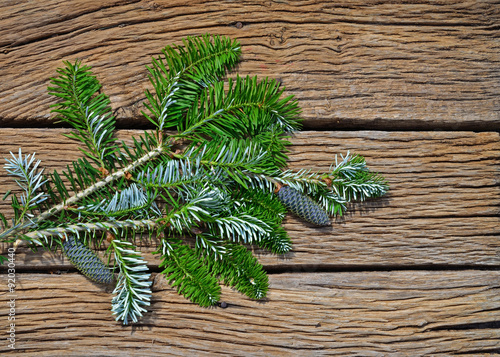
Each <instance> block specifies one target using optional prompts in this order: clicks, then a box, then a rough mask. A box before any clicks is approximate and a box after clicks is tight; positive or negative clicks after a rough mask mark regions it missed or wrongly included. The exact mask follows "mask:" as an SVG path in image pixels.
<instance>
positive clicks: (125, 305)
mask: <svg viewBox="0 0 500 357" xmlns="http://www.w3.org/2000/svg"><path fill="white" fill-rule="evenodd" d="M111 246H112V248H113V250H114V256H115V265H117V266H118V267H119V268H120V273H119V275H118V283H117V284H116V287H115V290H114V291H113V294H116V296H115V297H113V299H112V301H111V303H112V308H111V311H112V312H113V315H116V321H119V320H121V321H123V324H124V325H128V323H129V321H130V320H131V321H132V322H134V323H136V322H137V321H138V319H139V318H140V317H142V314H143V313H145V312H147V310H146V308H145V306H149V305H150V300H151V296H152V292H151V288H150V286H151V284H152V282H151V281H149V278H150V276H151V274H149V273H146V272H148V271H149V269H148V267H147V265H146V261H145V260H144V258H143V257H142V256H141V255H140V254H139V253H138V252H136V251H135V247H134V246H133V245H132V243H130V242H125V241H120V240H117V239H113V240H112V241H111Z"/></svg>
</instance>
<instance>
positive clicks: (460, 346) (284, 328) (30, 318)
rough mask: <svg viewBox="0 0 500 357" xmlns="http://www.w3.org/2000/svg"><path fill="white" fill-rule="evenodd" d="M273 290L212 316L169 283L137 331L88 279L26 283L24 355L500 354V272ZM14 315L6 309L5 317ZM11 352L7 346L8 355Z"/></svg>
mask: <svg viewBox="0 0 500 357" xmlns="http://www.w3.org/2000/svg"><path fill="white" fill-rule="evenodd" d="M270 281H271V289H270V292H269V296H268V299H267V300H266V301H264V302H255V301H250V300H248V299H246V298H244V297H242V296H241V295H240V294H238V293H236V292H234V291H231V290H230V289H223V299H224V301H227V302H228V304H229V305H228V307H227V308H226V309H222V308H211V309H205V308H200V307H198V306H195V305H193V304H190V303H188V302H187V301H186V300H184V299H183V298H182V297H180V296H178V295H177V293H176V292H175V291H173V290H172V289H171V288H170V287H169V286H168V283H166V281H165V280H164V278H163V276H162V275H157V276H156V279H155V284H154V287H153V288H154V293H153V302H152V306H151V310H152V312H151V313H150V314H149V315H148V316H147V317H146V318H145V319H144V320H143V322H142V323H141V324H140V325H139V326H137V327H134V328H130V327H120V326H118V325H114V324H113V323H112V322H111V321H112V317H111V316H110V312H109V308H110V294H109V292H107V291H105V289H104V288H102V287H100V286H98V285H95V284H92V283H91V282H89V281H88V280H87V279H85V278H84V277H83V276H81V275H77V274H64V275H45V274H22V276H21V277H20V278H19V282H18V287H17V295H18V296H19V298H18V300H16V309H17V314H18V315H17V317H16V326H18V329H17V331H16V334H17V336H18V342H17V351H18V353H19V355H29V356H31V355H36V356H59V355H61V356H124V355H126V356H157V355H163V354H169V355H172V354H174V355H185V356H204V355H231V356H270V355H275V356H277V355H279V356H297V355H300V356H322V355H325V356H326V355H328V356H331V355H357V356H388V355H398V356H401V355H404V356H424V355H427V356H437V355H451V354H455V353H463V354H467V353H471V354H472V353H475V352H476V353H477V352H478V351H482V352H487V351H490V352H491V351H495V350H496V351H498V350H499V349H500V328H499V327H500V326H499V322H498V316H499V312H498V311H499V307H500V272H498V271H471V270H465V271H434V272H424V271H397V272H351V273H345V272H344V273H318V274H307V273H302V274H297V273H295V274H278V275H272V276H271V277H270ZM42 296H43V299H42V298H41V297H42ZM5 312H6V304H4V303H2V304H1V305H0V313H1V315H2V316H5ZM495 321H496V322H495ZM466 325H469V326H471V327H469V328H464V326H466ZM6 352H8V349H7V348H6V346H5V344H4V343H3V344H0V353H6Z"/></svg>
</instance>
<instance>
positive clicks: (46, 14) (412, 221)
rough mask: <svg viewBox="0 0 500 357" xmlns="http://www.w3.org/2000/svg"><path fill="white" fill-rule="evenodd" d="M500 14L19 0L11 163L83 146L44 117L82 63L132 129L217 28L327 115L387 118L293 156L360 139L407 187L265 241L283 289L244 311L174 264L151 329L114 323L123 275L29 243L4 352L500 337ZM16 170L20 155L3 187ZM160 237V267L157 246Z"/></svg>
mask: <svg viewBox="0 0 500 357" xmlns="http://www.w3.org/2000/svg"><path fill="white" fill-rule="evenodd" d="M499 21H500V3H499V1H496V0H492V1H487V0H484V1H459V0H443V1H439V2H437V1H432V2H429V1H413V2H404V1H388V2H383V1H377V0H350V1H342V2H339V3H337V2H331V1H326V0H325V1H289V0H279V1H249V0H243V1H229V0H227V1H202V0H196V1H195V0H190V1H178V0H170V1H169V0H161V1H146V0H144V1H140V0H110V1H105V2H103V1H99V2H98V1H85V0H74V1H62V0H43V1H27V0H26V1H3V2H1V3H0V73H1V75H2V80H1V81H0V94H1V95H0V163H1V164H3V161H2V158H3V157H5V156H7V155H8V152H9V151H14V152H16V151H17V149H18V147H19V146H21V147H22V148H23V150H24V152H25V153H29V152H34V151H36V152H37V156H38V157H39V158H40V159H42V160H43V163H44V165H45V166H46V167H48V168H50V170H53V169H60V168H61V167H63V166H64V165H65V164H66V163H68V162H69V161H70V160H72V159H74V158H75V157H76V155H78V154H77V146H76V145H75V144H74V143H71V142H70V141H69V140H68V139H65V138H64V137H62V136H61V135H60V134H61V133H62V132H64V131H66V129H42V128H43V127H45V126H52V123H53V119H52V117H51V116H50V114H49V105H50V104H52V98H50V97H49V96H48V95H47V93H46V87H47V85H48V81H49V78H50V77H52V76H54V74H55V70H56V68H57V67H60V66H61V63H62V60H75V59H76V58H79V59H82V60H83V61H84V62H85V63H86V64H89V65H92V66H93V68H94V71H95V73H96V74H97V76H98V78H99V79H100V80H101V82H102V83H103V85H104V91H105V92H106V93H107V94H108V95H110V97H111V101H112V105H113V108H114V109H115V113H116V115H117V117H118V122H119V127H121V128H139V127H144V126H145V125H147V122H146V121H145V120H144V118H142V116H141V110H143V109H144V107H143V105H142V102H143V100H144V94H143V93H144V90H145V89H146V88H149V87H150V85H149V83H148V80H147V72H146V70H145V68H144V66H145V65H147V64H149V63H150V58H151V56H152V55H156V54H158V53H159V52H160V50H161V48H162V47H164V46H165V45H168V44H171V43H176V42H179V40H180V39H181V38H183V37H185V36H187V35H199V34H203V33H206V32H210V33H213V34H222V35H227V36H230V37H233V38H238V39H240V41H241V44H242V49H243V56H242V60H243V61H242V62H241V64H240V65H239V67H238V73H239V74H241V75H247V74H249V75H258V76H260V77H261V78H262V77H264V76H270V77H273V78H279V79H280V80H281V81H282V83H283V84H284V85H285V86H286V87H287V92H288V93H291V94H295V95H296V97H297V98H298V99H299V102H300V105H301V107H302V108H303V110H304V111H303V116H304V118H305V126H306V128H307V129H309V130H311V129H315V130H318V129H328V130H345V129H348V130H366V129H378V130H380V131H324V132H315V131H308V132H303V133H299V134H298V135H297V136H296V137H295V138H294V139H293V146H292V153H291V155H290V157H291V162H290V166H291V167H292V168H313V169H322V170H325V169H327V168H328V167H329V165H330V163H331V161H332V160H333V159H334V155H335V154H337V153H345V152H346V151H347V150H351V151H353V152H358V153H360V154H362V155H364V156H365V157H366V158H367V160H368V162H369V165H370V167H371V168H372V169H374V170H376V171H379V172H381V173H382V174H384V175H385V176H386V177H387V178H388V180H389V183H390V185H391V191H390V193H389V195H387V197H385V198H383V199H381V200H376V201H373V202H369V203H367V204H364V205H359V206H356V207H355V208H356V210H354V211H352V210H351V213H350V214H348V215H347V216H346V217H344V219H343V220H342V221H337V222H334V223H333V224H332V227H329V228H314V227H311V226H308V225H307V224H304V223H303V222H299V221H298V220H296V219H295V218H293V217H289V218H288V219H287V220H286V222H285V227H286V229H287V230H288V231H289V232H290V234H291V236H292V239H293V241H294V251H293V253H292V254H288V255H287V256H285V257H284V258H277V257H275V256H272V255H268V254H265V253H263V252H260V251H257V252H256V253H257V256H258V258H259V260H260V261H261V262H262V263H263V264H264V265H265V267H266V269H267V270H268V271H269V272H270V281H271V287H270V291H269V296H268V299H267V300H265V301H263V302H254V301H250V300H248V299H246V298H244V297H243V296H242V295H240V294H239V293H236V292H234V291H232V290H230V289H227V288H224V289H223V299H224V300H225V301H227V302H228V303H229V307H228V308H227V309H221V308H213V309H202V308H199V307H197V306H195V305H193V304H191V303H189V302H188V301H186V300H185V299H184V298H182V297H180V296H178V295H177V294H176V293H175V292H174V291H173V290H172V289H171V288H169V287H168V284H167V283H166V282H165V280H164V279H163V278H162V276H161V275H156V278H155V284H154V296H153V302H152V303H153V304H152V307H151V309H150V310H151V312H150V313H149V314H148V315H147V316H146V317H145V319H144V320H143V321H141V323H139V324H138V325H136V326H133V327H130V326H129V327H122V326H121V325H120V324H118V323H115V322H114V321H113V318H112V317H111V314H110V312H109V310H110V299H111V294H110V287H103V286H99V285H96V284H93V283H91V282H90V281H89V280H87V279H86V278H85V277H83V276H82V275H80V274H78V273H77V272H76V271H75V270H74V269H73V268H71V267H70V265H69V264H68V262H67V260H65V259H63V258H62V257H61V256H60V254H59V253H55V254H52V253H33V252H28V251H26V249H24V250H23V249H20V250H18V252H17V254H16V271H17V275H16V278H17V283H18V285H17V290H16V294H17V295H16V347H17V350H15V351H9V349H8V348H7V343H6V342H5V339H4V336H5V335H4V334H0V335H1V336H2V340H3V341H4V342H3V343H0V354H2V355H3V354H10V353H12V354H14V355H17V354H18V355H26V356H31V355H36V356H54V355H61V356H68V355H71V356H102V355H105V356H118V355H120V356H122V355H137V356H157V355H161V354H167V355H185V356H193V355H223V354H228V355H245V356H247V355H250V356H251V355H255V356H264V355H265V356H268V355H335V354H342V355H360V356H374V355H377V356H386V355H395V356H400V355H407V356H423V355H428V356H439V355H446V356H447V355H452V354H462V355H476V354H488V353H499V352H500V342H499V341H500V299H499V296H500V294H499V292H500V272H499V271H498V268H499V266H500V239H499V238H500V222H499V220H500V218H499V213H500V212H499V211H500V185H499V179H500V176H499V171H498V167H499V160H500V143H499V134H498V133H497V132H493V131H498V128H499V127H500V126H499V124H500V99H499V98H500V96H499V83H500V51H499V50H500V41H499V32H498V23H499ZM231 75H234V74H231ZM13 127H18V128H23V129H12V128H13ZM35 127H39V128H40V129H34V128H35ZM9 128H10V129H9ZM429 129H432V130H436V129H437V130H447V131H430V132H429V131H427V130H429ZM395 130H412V131H395ZM464 130H468V131H464ZM478 131H483V132H478ZM487 131H490V132H487ZM132 134H137V132H134V131H130V130H122V131H120V132H119V136H120V137H121V138H123V139H125V140H128V139H129V138H130V135H132ZM14 187H15V186H14V185H12V183H10V181H9V180H8V179H7V177H6V176H5V171H4V170H2V169H0V198H1V196H3V193H4V192H5V191H7V190H8V189H10V188H14ZM0 212H2V213H8V205H6V202H3V201H1V200H0ZM4 248H5V247H4ZM141 250H142V251H143V252H144V254H145V256H146V257H147V258H148V259H149V261H150V264H151V268H153V271H155V272H157V271H158V269H157V268H156V267H157V263H158V261H157V260H156V258H155V257H153V256H152V254H151V251H152V247H151V246H147V245H145V246H142V247H141ZM1 269H2V270H0V272H2V274H1V279H2V281H4V282H5V284H4V288H3V289H0V316H4V318H3V319H0V320H1V322H0V328H1V329H2V330H3V331H7V324H8V321H7V318H6V314H7V312H8V305H7V301H8V300H9V299H10V297H9V294H8V293H7V287H6V282H7V278H6V275H5V274H4V269H5V267H2V268H1ZM61 272H62V274H61V275H58V274H57V273H61Z"/></svg>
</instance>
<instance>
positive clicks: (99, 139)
mask: <svg viewBox="0 0 500 357" xmlns="http://www.w3.org/2000/svg"><path fill="white" fill-rule="evenodd" d="M64 63H65V64H66V67H65V68H61V69H58V71H57V72H58V73H59V77H56V78H52V81H51V84H52V85H53V87H49V88H48V90H49V94H52V95H55V96H57V97H59V98H61V99H63V101H61V102H59V103H56V104H54V105H53V107H54V108H55V109H53V110H52V111H53V112H55V113H58V116H57V118H58V119H60V120H61V121H63V122H66V123H68V124H70V125H71V126H73V127H74V128H75V129H76V130H77V131H76V132H75V133H71V134H65V136H67V137H69V138H72V139H76V140H79V141H81V142H82V143H84V144H85V146H86V147H87V150H85V149H81V148H80V150H81V151H82V152H83V153H84V154H85V155H87V156H88V157H89V158H90V159H92V160H93V161H95V162H96V163H98V164H99V165H100V167H102V168H111V163H112V155H113V153H114V152H116V151H117V150H118V148H117V146H116V145H115V144H114V142H115V139H114V138H113V132H114V126H115V119H114V117H113V116H112V113H111V107H110V101H109V98H108V97H107V96H106V95H105V94H103V93H98V91H99V90H100V89H101V84H100V83H99V81H98V80H97V78H96V77H95V76H93V75H92V73H91V72H90V67H88V66H82V64H81V62H80V61H78V60H77V61H76V62H75V64H71V63H70V62H67V61H66V62H64Z"/></svg>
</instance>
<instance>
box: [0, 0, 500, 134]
mask: <svg viewBox="0 0 500 357" xmlns="http://www.w3.org/2000/svg"><path fill="white" fill-rule="evenodd" d="M0 6H1V11H0V68H2V81H1V83H0V93H1V94H2V95H1V96H0V126H4V127H7V126H17V127H19V126H21V127H24V126H26V125H27V124H28V123H29V126H44V125H47V124H48V123H51V122H52V119H51V117H50V115H49V104H51V103H52V101H51V99H50V98H49V96H48V95H47V93H46V87H47V85H48V83H49V78H50V77H52V76H54V75H55V73H56V72H55V70H56V68H57V67H60V66H61V65H62V61H63V60H70V61H73V60H75V59H76V58H80V59H82V60H84V62H85V63H86V64H89V65H91V66H93V67H94V71H95V73H96V74H97V75H98V78H99V79H100V80H101V81H102V83H103V85H104V90H105V92H106V93H108V94H109V95H110V97H111V101H112V103H113V107H114V108H115V111H116V114H117V116H118V119H119V123H120V125H121V126H122V127H129V128H130V127H132V128H136V127H140V126H144V125H147V121H145V120H144V118H143V117H142V115H141V110H144V107H143V105H142V101H143V100H144V94H143V93H144V90H145V89H146V88H149V87H150V85H149V83H148V80H147V72H146V70H145V67H144V66H145V65H147V64H149V63H150V58H151V56H152V55H156V54H158V53H160V50H161V49H162V48H163V47H164V46H165V45H168V44H171V43H174V42H176V43H177V42H179V41H180V39H181V38H183V37H185V36H188V35H199V34H203V33H206V32H210V33H214V34H222V35H227V36H230V37H233V38H238V39H240V41H241V44H242V46H243V47H242V48H243V57H242V59H243V61H242V63H241V65H240V67H239V68H238V71H239V73H240V74H242V75H246V74H250V75H259V76H260V77H265V76H270V77H274V78H279V79H280V80H281V81H282V83H283V84H284V85H285V86H286V87H287V90H288V92H289V93H291V94H294V95H296V97H297V98H298V99H299V101H300V105H301V106H302V107H303V109H304V112H303V116H304V118H305V119H306V121H305V125H306V127H307V128H316V129H318V128H328V129H336V128H342V129H345V128H351V129H352V128H357V129H359V128H363V129H383V130H397V129H417V130H426V129H452V130H464V129H465V130H492V129H493V130H494V129H496V128H498V125H499V124H500V101H499V85H498V84H499V79H500V67H499V63H500V51H499V49H500V42H499V41H498V38H499V36H498V26H497V24H498V22H499V21H500V6H498V2H497V1H458V0H444V1H439V2H428V1H413V2H403V1H390V2H380V1H378V0H351V1H342V2H341V3H335V2H331V1H250V0H245V1H202V0H190V1H188V2H186V1H179V0H176V1H171V0H168V1H167V0H158V1H138V0H129V1H125V0H123V1H120V0H113V1H106V2H102V1H87V0H75V1H71V2H67V1H62V0H44V1H28V0H25V1H3V2H2V4H1V5H0Z"/></svg>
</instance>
